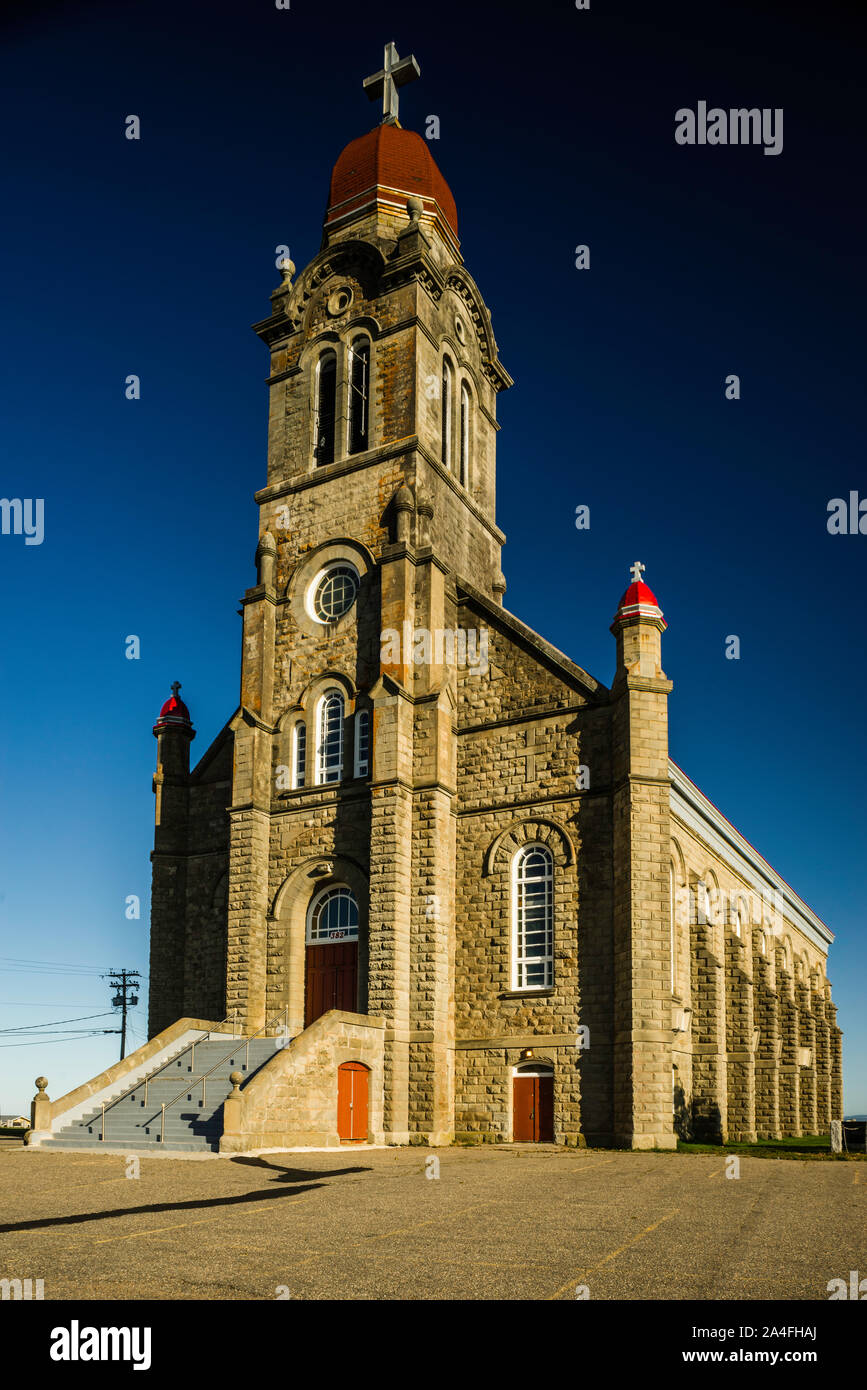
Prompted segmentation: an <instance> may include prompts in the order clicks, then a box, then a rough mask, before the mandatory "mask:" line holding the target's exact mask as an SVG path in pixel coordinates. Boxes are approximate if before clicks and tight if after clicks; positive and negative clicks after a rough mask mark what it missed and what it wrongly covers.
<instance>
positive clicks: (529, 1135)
mask: <svg viewBox="0 0 867 1390" xmlns="http://www.w3.org/2000/svg"><path fill="white" fill-rule="evenodd" d="M553 1138H554V1068H553V1067H551V1066H549V1065H548V1064H547V1063H545V1062H528V1063H527V1064H526V1065H524V1066H521V1067H516V1068H515V1074H514V1077H513V1080H512V1140H513V1142H514V1143H516V1144H546V1143H551V1142H552V1140H553Z"/></svg>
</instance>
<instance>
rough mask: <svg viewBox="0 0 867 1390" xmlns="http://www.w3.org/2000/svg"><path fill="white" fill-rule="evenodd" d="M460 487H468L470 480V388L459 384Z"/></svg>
mask: <svg viewBox="0 0 867 1390" xmlns="http://www.w3.org/2000/svg"><path fill="white" fill-rule="evenodd" d="M460 480H461V486H462V487H468V486H469V480H470V388H469V386H467V383H466V382H465V381H462V382H461V468H460Z"/></svg>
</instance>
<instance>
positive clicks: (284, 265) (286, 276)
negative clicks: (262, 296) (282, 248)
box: [278, 256, 295, 290]
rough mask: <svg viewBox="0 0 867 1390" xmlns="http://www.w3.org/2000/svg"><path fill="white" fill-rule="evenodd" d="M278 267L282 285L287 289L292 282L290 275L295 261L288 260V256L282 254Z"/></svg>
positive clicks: (293, 272)
mask: <svg viewBox="0 0 867 1390" xmlns="http://www.w3.org/2000/svg"><path fill="white" fill-rule="evenodd" d="M278 269H279V271H280V274H281V275H282V276H283V287H284V289H287V290H288V288H289V286H290V285H291V284H292V276H293V275H294V274H295V262H294V261H293V260H290V258H289V257H288V256H284V257H283V259H282V261H281V262H280V265H279V267H278Z"/></svg>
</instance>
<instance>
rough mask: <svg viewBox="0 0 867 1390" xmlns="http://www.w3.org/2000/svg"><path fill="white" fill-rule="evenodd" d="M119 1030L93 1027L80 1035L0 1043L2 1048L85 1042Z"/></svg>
mask: <svg viewBox="0 0 867 1390" xmlns="http://www.w3.org/2000/svg"><path fill="white" fill-rule="evenodd" d="M119 1032H120V1029H119V1028H91V1029H90V1031H89V1032H85V1031H84V1030H83V1029H82V1031H81V1033H80V1035H79V1036H78V1037H64V1038H35V1039H34V1038H28V1040H27V1042H17V1043H0V1049H2V1048H4V1047H33V1046H34V1044H35V1045H36V1046H38V1047H50V1046H51V1044H52V1043H59V1042H65V1043H69V1042H83V1041H84V1039H85V1038H99V1037H102V1036H103V1034H104V1033H119Z"/></svg>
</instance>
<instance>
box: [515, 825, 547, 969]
mask: <svg viewBox="0 0 867 1390" xmlns="http://www.w3.org/2000/svg"><path fill="white" fill-rule="evenodd" d="M532 853H541V854H542V855H543V856H544V857H545V859H546V860H547V865H548V867H547V870H546V872H545V874H544V875H543V881H544V882H545V884H546V886H547V893H546V902H545V909H546V917H545V932H546V938H547V939H546V942H545V945H546V951H545V953H544V955H542V956H532V957H530V956H527V955H526V954H525V955H521V954H520V952H519V937H520V935H521V932H520V922H519V918H520V912H521V904H520V893H519V874H520V868H521V864H522V863H523V861H524V860H525V859H526V858H528V857H529V855H530V854H532ZM510 878H511V899H512V949H511V957H512V989H513V990H520V991H521V992H522V993H523V992H526V993H527V994H535V993H538V992H539V991H540V990H546V989H551V988H552V987H553V984H554V856H553V855H552V853H551V851H550V849H549V848H548V846H547V845H546V844H543V843H542V842H541V841H535V840H530V841H528V842H527V843H526V844H524V845H522V846H521V848H520V849H519V850H518V851H517V853H516V854H515V855H514V856H513V859H512V865H511V870H510ZM524 936H525V937H526V931H524ZM540 964H541V965H543V966H544V970H545V974H544V979H543V981H542V982H541V983H536V984H529V985H528V984H527V983H526V972H527V967H528V966H529V965H540Z"/></svg>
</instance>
